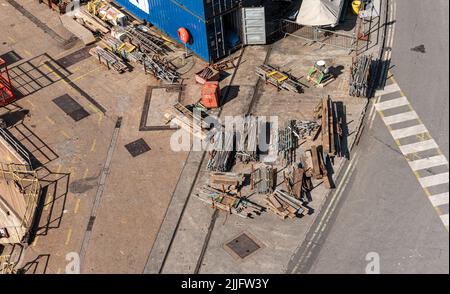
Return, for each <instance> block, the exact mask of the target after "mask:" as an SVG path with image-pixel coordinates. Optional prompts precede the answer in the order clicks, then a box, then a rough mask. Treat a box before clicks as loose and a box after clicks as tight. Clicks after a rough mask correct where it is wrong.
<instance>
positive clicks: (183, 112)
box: [164, 103, 209, 140]
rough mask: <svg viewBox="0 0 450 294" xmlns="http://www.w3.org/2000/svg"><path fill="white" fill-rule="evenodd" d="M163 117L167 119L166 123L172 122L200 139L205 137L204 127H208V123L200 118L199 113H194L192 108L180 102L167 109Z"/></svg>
mask: <svg viewBox="0 0 450 294" xmlns="http://www.w3.org/2000/svg"><path fill="white" fill-rule="evenodd" d="M164 117H165V118H166V119H167V121H166V123H169V122H171V123H174V124H175V125H177V126H178V127H180V128H182V129H184V130H186V131H187V132H189V133H190V134H192V135H193V136H196V137H198V138H199V139H201V140H205V139H206V138H207V131H206V129H208V128H209V125H208V124H207V123H206V122H205V121H203V120H202V118H201V117H200V115H198V116H197V115H194V112H193V111H192V110H190V109H188V108H187V107H185V106H183V105H182V104H180V103H176V104H174V105H173V106H172V107H170V108H169V109H167V110H166V113H165V114H164Z"/></svg>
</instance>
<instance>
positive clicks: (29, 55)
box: [24, 50, 33, 57]
mask: <svg viewBox="0 0 450 294" xmlns="http://www.w3.org/2000/svg"><path fill="white" fill-rule="evenodd" d="M24 52H25V54H26V55H28V57H32V56H33V54H31V52H30V51H28V50H24Z"/></svg>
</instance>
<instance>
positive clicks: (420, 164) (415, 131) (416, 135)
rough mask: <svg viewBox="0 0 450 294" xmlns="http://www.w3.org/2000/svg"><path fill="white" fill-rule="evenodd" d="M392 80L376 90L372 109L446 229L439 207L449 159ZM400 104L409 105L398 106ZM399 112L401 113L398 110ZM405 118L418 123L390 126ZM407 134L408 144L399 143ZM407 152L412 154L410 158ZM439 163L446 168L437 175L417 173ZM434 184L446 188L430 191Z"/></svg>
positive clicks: (445, 202)
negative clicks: (383, 124) (395, 94)
mask: <svg viewBox="0 0 450 294" xmlns="http://www.w3.org/2000/svg"><path fill="white" fill-rule="evenodd" d="M392 81H393V83H392V84H390V85H388V86H386V87H385V89H384V90H382V91H377V93H376V96H377V102H376V103H375V104H374V108H375V110H376V111H377V112H378V113H379V115H380V116H381V118H382V120H383V122H384V123H385V125H386V126H387V128H388V130H389V132H390V133H391V135H392V138H393V139H394V141H395V143H396V144H397V146H398V148H399V149H400V151H401V152H402V154H403V155H404V156H405V159H406V160H407V161H408V164H409V166H410V167H411V170H412V171H413V172H414V175H415V176H416V178H417V181H418V182H419V184H420V185H421V187H422V189H423V190H424V192H425V194H426V195H427V196H428V199H429V200H430V203H431V205H432V206H433V207H434V209H435V211H436V212H437V214H438V215H439V217H440V219H441V221H442V223H443V224H444V226H445V228H446V229H447V231H448V213H446V212H443V211H446V210H445V209H444V210H441V207H442V206H445V205H446V206H448V205H449V199H448V195H449V193H448V186H444V185H445V184H448V183H449V172H448V160H447V158H446V157H445V156H444V155H443V154H442V152H441V150H440V149H439V146H438V144H437V143H436V141H435V140H433V139H432V136H431V134H430V133H429V132H428V130H427V128H426V126H425V125H424V124H423V123H422V121H421V119H420V117H419V116H418V115H417V113H416V112H415V111H414V109H413V107H412V105H411V104H410V103H409V101H408V98H407V97H406V96H405V94H404V93H403V91H402V90H401V89H400V87H399V86H398V84H397V83H396V82H395V80H394V78H392ZM396 92H398V97H392V96H394V95H393V93H396ZM388 94H390V97H383V96H384V95H388ZM383 98H384V99H383ZM401 106H408V107H403V108H400V107H401ZM391 109H392V110H394V109H395V112H397V113H396V114H394V115H390V116H385V115H384V113H383V111H385V110H391ZM399 111H400V113H398V112H399ZM406 121H408V122H411V121H413V122H417V123H416V124H415V125H413V126H409V127H405V128H399V129H395V128H392V125H394V124H397V123H402V122H406ZM407 137H409V138H411V139H410V142H411V143H409V144H405V145H402V144H401V142H400V139H402V138H407ZM411 140H413V141H411ZM414 141H415V142H414ZM424 151H427V155H423V154H424V153H421V152H424ZM433 153H434V154H433ZM409 155H412V158H411V156H409ZM407 156H409V157H407ZM438 166H439V167H442V166H443V167H445V168H446V169H447V171H442V172H440V173H438V174H434V175H430V176H421V175H420V173H419V172H418V171H420V170H424V169H429V168H433V167H438ZM436 186H439V187H440V189H441V190H442V189H444V188H445V189H446V190H447V191H440V192H439V193H436V194H433V193H431V192H430V190H429V188H430V187H436Z"/></svg>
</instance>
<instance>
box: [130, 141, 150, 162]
mask: <svg viewBox="0 0 450 294" xmlns="http://www.w3.org/2000/svg"><path fill="white" fill-rule="evenodd" d="M125 148H127V150H128V152H130V154H131V156H133V157H136V156H138V155H141V154H142V153H145V152H147V151H150V147H149V146H148V145H147V143H146V142H145V141H144V139H142V138H141V139H139V140H136V141H134V142H131V143H129V144H127V145H125Z"/></svg>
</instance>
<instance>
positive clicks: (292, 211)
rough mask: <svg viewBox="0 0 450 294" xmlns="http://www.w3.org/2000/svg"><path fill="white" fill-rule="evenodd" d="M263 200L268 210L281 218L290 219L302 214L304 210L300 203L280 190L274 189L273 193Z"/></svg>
mask: <svg viewBox="0 0 450 294" xmlns="http://www.w3.org/2000/svg"><path fill="white" fill-rule="evenodd" d="M264 200H265V202H266V204H267V208H268V209H269V211H271V212H272V213H274V214H275V215H277V216H278V217H280V218H281V219H286V218H291V219H292V218H295V217H298V216H300V215H302V214H303V212H304V209H303V208H302V203H301V202H300V201H299V200H298V199H295V198H294V197H292V196H290V195H289V193H287V192H285V191H282V190H278V189H277V190H275V192H274V193H273V194H271V195H269V196H267V197H266V198H265V199H264Z"/></svg>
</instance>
